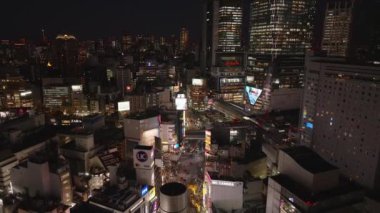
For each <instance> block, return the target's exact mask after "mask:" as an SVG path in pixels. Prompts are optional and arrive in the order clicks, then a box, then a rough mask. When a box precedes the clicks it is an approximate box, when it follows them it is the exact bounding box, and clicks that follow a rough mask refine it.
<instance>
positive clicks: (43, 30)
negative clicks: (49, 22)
mask: <svg viewBox="0 0 380 213" xmlns="http://www.w3.org/2000/svg"><path fill="white" fill-rule="evenodd" d="M41 32H42V41H45V29H41Z"/></svg>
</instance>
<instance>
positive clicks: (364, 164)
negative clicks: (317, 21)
mask: <svg viewBox="0 0 380 213" xmlns="http://www.w3.org/2000/svg"><path fill="white" fill-rule="evenodd" d="M305 78H306V83H305V92H304V96H303V106H302V115H301V116H302V120H301V125H302V126H301V128H303V129H304V132H303V134H302V138H301V140H302V142H303V143H304V144H305V145H309V146H310V147H312V148H313V149H314V150H316V152H318V153H319V154H320V155H321V156H322V157H323V158H324V159H325V160H327V161H328V162H329V163H331V164H333V165H335V166H337V167H339V168H340V169H341V170H342V172H343V173H344V174H345V175H347V176H348V177H350V178H351V179H353V180H355V181H358V182H359V183H361V184H363V185H364V186H366V187H368V188H377V189H379V188H380V185H379V183H376V178H377V174H378V173H379V170H380V166H379V165H380V161H379V159H380V143H378V138H379V132H380V119H379V113H378V112H379V107H380V102H379V97H380V84H379V82H378V80H376V79H379V78H380V67H379V66H373V65H368V66H363V65H352V64H345V63H343V62H339V61H324V60H323V58H322V59H321V58H311V59H309V60H307V61H306V75H305Z"/></svg>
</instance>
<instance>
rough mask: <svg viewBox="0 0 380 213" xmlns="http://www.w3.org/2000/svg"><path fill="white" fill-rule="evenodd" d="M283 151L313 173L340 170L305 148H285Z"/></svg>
mask: <svg viewBox="0 0 380 213" xmlns="http://www.w3.org/2000/svg"><path fill="white" fill-rule="evenodd" d="M282 151H284V152H285V153H286V154H288V155H289V156H290V157H291V158H293V159H294V160H295V161H296V162H297V163H298V164H299V165H300V166H302V167H303V168H304V169H306V170H308V171H309V172H311V173H321V172H326V171H330V170H337V169H338V168H337V167H335V166H333V165H331V164H329V163H328V162H327V161H325V160H324V159H323V158H322V157H321V156H319V155H318V154H317V153H316V152H314V151H313V150H311V149H309V148H307V147H304V146H295V147H290V148H285V149H282Z"/></svg>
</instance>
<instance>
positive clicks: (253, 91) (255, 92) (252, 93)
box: [245, 86, 263, 105]
mask: <svg viewBox="0 0 380 213" xmlns="http://www.w3.org/2000/svg"><path fill="white" fill-rule="evenodd" d="M262 91H263V90H262V89H258V88H255V87H250V86H245V92H246V94H247V97H248V101H249V103H250V104H251V105H255V103H256V101H257V99H258V98H259V97H260V95H261V92H262Z"/></svg>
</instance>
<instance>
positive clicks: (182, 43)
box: [179, 27, 189, 51]
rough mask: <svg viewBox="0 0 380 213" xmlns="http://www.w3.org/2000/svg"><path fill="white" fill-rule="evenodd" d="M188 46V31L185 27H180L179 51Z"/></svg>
mask: <svg viewBox="0 0 380 213" xmlns="http://www.w3.org/2000/svg"><path fill="white" fill-rule="evenodd" d="M188 47H189V31H188V30H187V29H186V28H185V27H182V28H181V32H180V35H179V48H180V50H181V51H184V50H186V49H187V48H188Z"/></svg>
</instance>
